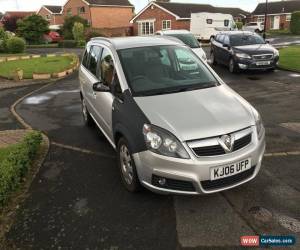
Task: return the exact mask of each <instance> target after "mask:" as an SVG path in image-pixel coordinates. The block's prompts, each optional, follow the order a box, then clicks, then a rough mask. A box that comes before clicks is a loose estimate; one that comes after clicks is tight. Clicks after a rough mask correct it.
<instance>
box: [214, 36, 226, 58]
mask: <svg viewBox="0 0 300 250" xmlns="http://www.w3.org/2000/svg"><path fill="white" fill-rule="evenodd" d="M223 41H224V35H223V34H220V35H218V36H217V43H216V50H215V57H216V59H217V61H218V62H222V53H223Z"/></svg>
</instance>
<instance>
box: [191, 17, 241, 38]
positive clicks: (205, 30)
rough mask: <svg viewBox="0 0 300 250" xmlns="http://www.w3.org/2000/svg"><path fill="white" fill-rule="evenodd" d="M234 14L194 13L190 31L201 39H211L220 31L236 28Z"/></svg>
mask: <svg viewBox="0 0 300 250" xmlns="http://www.w3.org/2000/svg"><path fill="white" fill-rule="evenodd" d="M236 29H237V27H236V24H235V22H234V20H233V17H232V15H230V14H222V13H207V12H201V13H192V14H191V25H190V31H191V32H192V34H193V35H194V36H195V37H196V38H197V39H199V40H201V41H203V40H205V41H208V40H211V39H212V38H214V37H215V36H216V34H218V33H219V32H220V31H228V30H236Z"/></svg>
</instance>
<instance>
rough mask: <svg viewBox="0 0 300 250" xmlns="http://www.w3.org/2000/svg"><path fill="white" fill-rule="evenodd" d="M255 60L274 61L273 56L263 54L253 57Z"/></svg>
mask: <svg viewBox="0 0 300 250" xmlns="http://www.w3.org/2000/svg"><path fill="white" fill-rule="evenodd" d="M252 57H253V59H254V60H271V59H273V54H263V55H253V56H252Z"/></svg>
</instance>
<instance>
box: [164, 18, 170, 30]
mask: <svg viewBox="0 0 300 250" xmlns="http://www.w3.org/2000/svg"><path fill="white" fill-rule="evenodd" d="M162 29H163V30H170V29H171V20H163V21H162Z"/></svg>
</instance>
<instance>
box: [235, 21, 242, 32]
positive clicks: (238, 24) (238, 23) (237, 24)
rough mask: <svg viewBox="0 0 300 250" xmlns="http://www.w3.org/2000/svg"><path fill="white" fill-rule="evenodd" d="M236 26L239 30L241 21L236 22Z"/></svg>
mask: <svg viewBox="0 0 300 250" xmlns="http://www.w3.org/2000/svg"><path fill="white" fill-rule="evenodd" d="M235 24H236V27H237V28H238V29H239V30H241V29H242V28H243V23H242V22H236V23H235Z"/></svg>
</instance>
